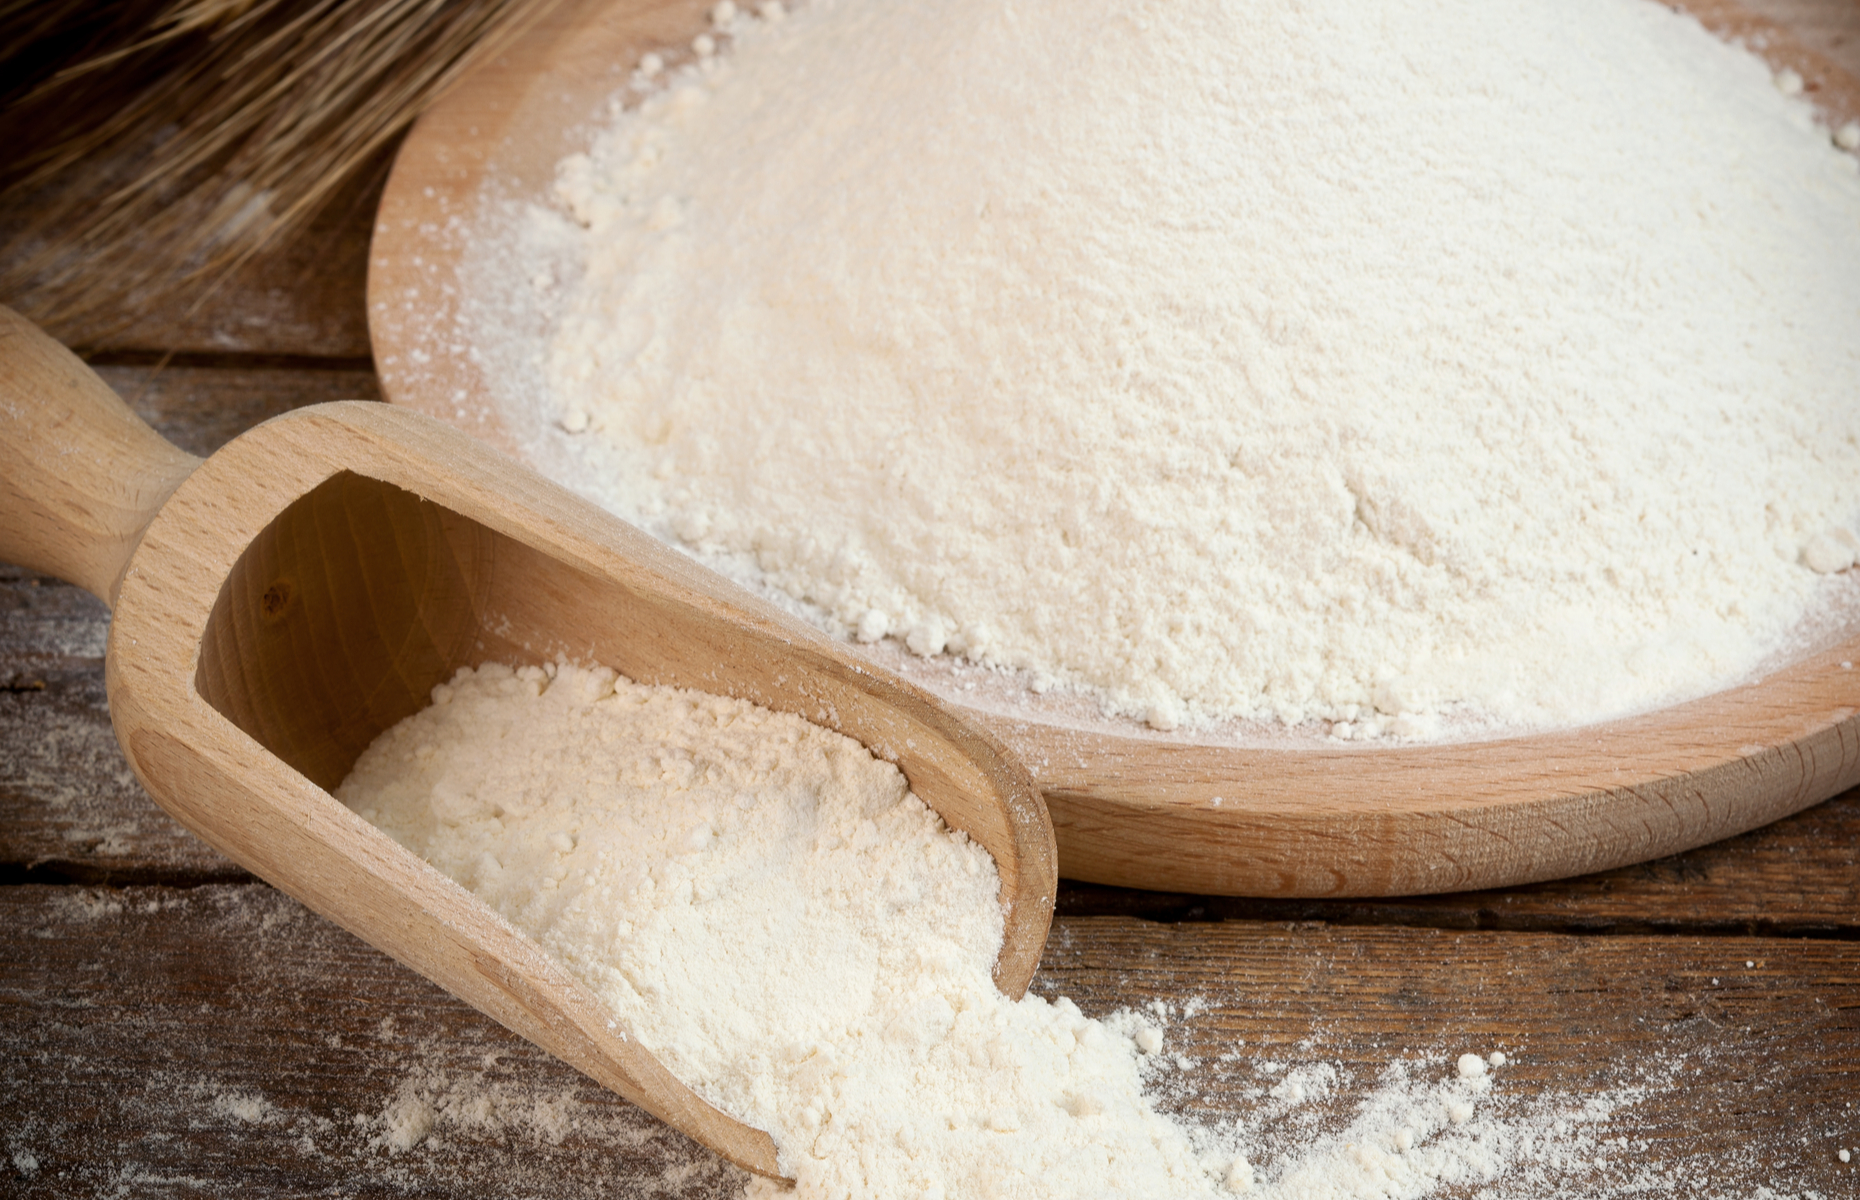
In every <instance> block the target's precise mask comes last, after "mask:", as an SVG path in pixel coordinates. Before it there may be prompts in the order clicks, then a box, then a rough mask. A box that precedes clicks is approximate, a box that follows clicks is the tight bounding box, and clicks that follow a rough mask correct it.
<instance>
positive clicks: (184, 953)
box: [0, 885, 1860, 1198]
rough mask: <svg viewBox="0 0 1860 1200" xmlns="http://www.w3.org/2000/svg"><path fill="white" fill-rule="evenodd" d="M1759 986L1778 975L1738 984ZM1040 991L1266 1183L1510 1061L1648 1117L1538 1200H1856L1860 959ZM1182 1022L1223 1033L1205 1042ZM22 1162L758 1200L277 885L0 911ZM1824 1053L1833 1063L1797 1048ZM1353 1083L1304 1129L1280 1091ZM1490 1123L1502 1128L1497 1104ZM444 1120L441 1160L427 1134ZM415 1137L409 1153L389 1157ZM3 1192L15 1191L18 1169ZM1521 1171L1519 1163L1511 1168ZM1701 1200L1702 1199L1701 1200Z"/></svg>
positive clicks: (1147, 943)
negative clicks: (1374, 1099)
mask: <svg viewBox="0 0 1860 1200" xmlns="http://www.w3.org/2000/svg"><path fill="white" fill-rule="evenodd" d="M1746 963H1751V964H1754V965H1751V966H1746V965H1745V964H1746ZM1039 979H1040V989H1041V990H1042V991H1043V992H1046V993H1049V994H1064V995H1067V996H1069V997H1071V998H1072V999H1074V1000H1075V1001H1076V1002H1077V1003H1079V1005H1080V1006H1081V1007H1082V1008H1083V1009H1084V1010H1085V1011H1086V1012H1087V1013H1088V1014H1090V1015H1094V1016H1102V1015H1106V1014H1107V1013H1108V1012H1110V1011H1112V1010H1114V1009H1118V1008H1123V1007H1128V1006H1133V1005H1140V1004H1148V1003H1150V1002H1152V1001H1154V1002H1158V1003H1161V1004H1162V1005H1164V1006H1165V1007H1166V1008H1168V1009H1169V1010H1170V1011H1171V1012H1172V1013H1173V1014H1174V1015H1173V1016H1171V1017H1170V1018H1169V1019H1168V1020H1167V1021H1166V1022H1165V1024H1166V1025H1167V1042H1166V1052H1167V1053H1168V1054H1170V1055H1175V1054H1183V1055H1187V1056H1189V1057H1190V1058H1191V1059H1193V1060H1194V1065H1193V1066H1191V1067H1188V1068H1186V1069H1181V1068H1177V1069H1174V1070H1171V1071H1167V1072H1165V1073H1164V1075H1163V1076H1162V1078H1161V1080H1160V1081H1159V1084H1160V1087H1159V1090H1160V1093H1161V1094H1162V1096H1163V1097H1164V1103H1165V1105H1166V1106H1167V1107H1170V1108H1172V1109H1175V1110H1177V1111H1185V1112H1188V1113H1189V1114H1191V1115H1192V1116H1193V1117H1194V1118H1195V1119H1198V1120H1202V1121H1210V1122H1212V1121H1231V1120H1234V1119H1243V1120H1246V1121H1247V1122H1248V1123H1249V1128H1250V1129H1252V1130H1253V1131H1254V1132H1255V1134H1256V1136H1257V1137H1258V1139H1259V1143H1260V1145H1261V1146H1262V1147H1273V1146H1276V1147H1277V1149H1276V1150H1272V1149H1267V1150H1265V1152H1263V1153H1258V1154H1256V1155H1255V1156H1254V1160H1255V1162H1256V1163H1257V1164H1258V1165H1259V1166H1260V1167H1262V1168H1263V1169H1267V1170H1270V1169H1271V1167H1272V1164H1273V1162H1274V1160H1275V1158H1276V1157H1277V1156H1280V1155H1283V1154H1285V1153H1287V1152H1288V1149H1287V1144H1288V1143H1293V1144H1302V1143H1305V1142H1309V1141H1312V1140H1315V1138H1316V1136H1318V1135H1319V1133H1320V1132H1321V1131H1323V1130H1325V1129H1334V1128H1336V1127H1337V1126H1338V1125H1339V1123H1340V1122H1341V1121H1342V1120H1343V1119H1345V1118H1346V1117H1347V1116H1348V1114H1349V1111H1350V1109H1351V1107H1352V1105H1353V1104H1354V1102H1355V1100H1356V1098H1357V1097H1358V1096H1359V1095H1360V1093H1361V1092H1362V1091H1364V1090H1366V1089H1367V1088H1369V1087H1370V1086H1371V1085H1372V1084H1374V1082H1375V1081H1376V1080H1377V1079H1378V1078H1380V1077H1381V1076H1382V1075H1383V1073H1384V1072H1385V1071H1386V1070H1387V1069H1388V1067H1389V1065H1390V1064H1391V1063H1395V1062H1405V1063H1409V1064H1412V1066H1413V1069H1414V1071H1415V1073H1416V1074H1417V1075H1418V1076H1420V1077H1421V1078H1433V1077H1438V1076H1441V1075H1444V1074H1446V1073H1447V1072H1448V1070H1449V1064H1450V1063H1451V1061H1452V1059H1453V1057H1454V1056H1457V1055H1458V1054H1460V1053H1462V1052H1463V1051H1466V1050H1474V1051H1478V1052H1481V1053H1484V1052H1488V1051H1490V1050H1492V1049H1503V1050H1505V1051H1506V1052H1507V1054H1508V1055H1510V1057H1511V1059H1512V1062H1511V1064H1510V1065H1509V1066H1507V1067H1506V1068H1504V1069H1503V1070H1502V1071H1499V1072H1498V1073H1497V1074H1496V1086H1495V1089H1494V1092H1493V1094H1492V1097H1491V1099H1490V1101H1489V1103H1491V1104H1494V1105H1502V1106H1503V1110H1504V1111H1506V1112H1508V1113H1510V1114H1511V1115H1512V1116H1513V1118H1514V1119H1515V1120H1517V1121H1518V1123H1519V1124H1521V1125H1522V1124H1525V1123H1527V1116H1528V1114H1531V1113H1533V1112H1535V1113H1539V1114H1541V1113H1543V1112H1546V1111H1552V1110H1555V1111H1567V1110H1569V1109H1571V1108H1572V1107H1575V1106H1578V1105H1580V1103H1581V1102H1583V1101H1584V1100H1599V1099H1601V1098H1603V1097H1606V1096H1608V1095H1610V1094H1612V1093H1618V1092H1621V1091H1624V1090H1630V1089H1631V1090H1635V1091H1637V1092H1639V1093H1640V1096H1639V1098H1638V1099H1637V1100H1636V1101H1635V1102H1633V1103H1631V1104H1626V1105H1623V1106H1621V1107H1620V1108H1619V1109H1618V1110H1617V1111H1615V1112H1614V1113H1612V1114H1611V1115H1610V1116H1609V1117H1608V1119H1607V1120H1606V1121H1605V1122H1602V1123H1601V1124H1600V1125H1599V1126H1596V1127H1593V1128H1591V1129H1590V1130H1589V1133H1590V1135H1591V1136H1592V1138H1593V1139H1594V1140H1596V1141H1601V1140H1604V1139H1606V1140H1612V1139H1614V1138H1622V1139H1625V1142H1624V1144H1623V1145H1622V1146H1620V1147H1619V1148H1616V1147H1614V1146H1598V1147H1597V1148H1596V1157H1601V1158H1603V1159H1605V1160H1612V1165H1611V1166H1610V1165H1604V1166H1602V1167H1599V1168H1598V1167H1596V1166H1595V1165H1594V1163H1593V1162H1592V1161H1590V1162H1587V1163H1585V1164H1582V1165H1580V1166H1577V1167H1574V1168H1571V1167H1567V1166H1566V1167H1565V1168H1564V1177H1563V1178H1562V1179H1561V1180H1560V1181H1559V1182H1560V1184H1561V1187H1560V1188H1558V1189H1555V1190H1551V1189H1546V1190H1545V1191H1543V1192H1541V1193H1539V1194H1541V1195H1544V1196H1548V1195H1551V1194H1560V1195H1584V1196H1599V1195H1615V1194H1622V1192H1623V1191H1624V1189H1625V1184H1626V1182H1627V1180H1628V1179H1629V1178H1630V1177H1631V1176H1632V1174H1633V1173H1634V1172H1635V1171H1637V1170H1640V1171H1649V1172H1653V1173H1655V1174H1657V1175H1658V1176H1660V1177H1663V1178H1665V1179H1667V1180H1668V1181H1669V1182H1670V1181H1678V1182H1679V1186H1677V1187H1676V1188H1671V1189H1669V1191H1668V1192H1667V1193H1662V1194H1674V1195H1684V1194H1688V1192H1687V1190H1686V1187H1685V1182H1686V1181H1691V1180H1695V1179H1698V1178H1701V1177H1709V1178H1710V1179H1711V1181H1712V1182H1713V1184H1714V1185H1715V1186H1716V1187H1717V1188H1718V1189H1720V1190H1719V1192H1718V1193H1717V1194H1719V1195H1725V1196H1731V1195H1736V1196H1740V1197H1741V1196H1746V1195H1750V1194H1752V1193H1753V1192H1754V1191H1755V1189H1756V1187H1757V1186H1758V1185H1765V1186H1771V1187H1774V1188H1776V1189H1778V1190H1780V1191H1784V1192H1791V1193H1793V1192H1798V1191H1803V1190H1807V1189H1814V1190H1815V1191H1818V1192H1820V1193H1821V1194H1822V1195H1823V1196H1827V1197H1835V1196H1844V1195H1849V1194H1852V1189H1853V1187H1854V1186H1855V1185H1856V1182H1860V1174H1856V1171H1857V1170H1860V1168H1857V1167H1855V1166H1853V1165H1848V1166H1843V1165H1842V1164H1840V1163H1839V1162H1838V1160H1837V1159H1836V1157H1835V1155H1834V1150H1835V1149H1836V1148H1837V1147H1839V1146H1844V1145H1851V1144H1854V1143H1856V1142H1860V1128H1856V1125H1855V1118H1854V1116H1853V1110H1852V1109H1851V1107H1849V1105H1850V1104H1851V1101H1852V1098H1853V1097H1854V1096H1855V1095H1856V1094H1860V945H1856V944H1854V943H1836V942H1799V943H1798V942H1788V943H1780V944H1779V943H1777V942H1775V941H1773V940H1764V939H1740V938H1725V939H1703V940H1695V939H1677V938H1652V939H1650V938H1634V937H1621V938H1568V937H1555V936H1544V935H1532V936H1525V935H1517V934H1491V933H1469V934H1458V933H1447V932H1438V931H1427V930H1403V929H1337V928H1332V927H1326V926H1322V925H1309V924H1305V925H1300V924H1271V923H1255V922H1235V923H1230V924H1225V925H1196V924H1188V925H1180V926H1173V927H1168V928H1159V927H1156V926H1153V925H1149V924H1146V923H1143V922H1137V921H1130V920H1120V919H1113V918H1091V919H1062V920H1061V921H1059V922H1058V924H1057V925H1056V927H1055V930H1054V936H1053V938H1052V940H1051V943H1050V945H1049V947H1048V950H1047V953H1046V956H1045V959H1044V960H1043V962H1042V964H1041V972H1040V975H1039ZM1189 998H1197V999H1198V1000H1199V1001H1200V1002H1201V1005H1200V1007H1199V1011H1198V1012H1197V1013H1196V1014H1195V1015H1194V1016H1192V1017H1188V1018H1183V1017H1182V1016H1181V1015H1180V1014H1181V1010H1182V1006H1183V1004H1184V1002H1185V1001H1186V1000H1188V999H1189ZM0 1005H4V1006H5V1011H7V1012H9V1013H22V1014H23V1013H26V1012H30V1013H34V1014H37V1015H36V1018H35V1019H34V1020H10V1019H9V1020H5V1021H0V1149H4V1150H5V1151H6V1152H7V1155H8V1156H9V1157H12V1158H13V1161H14V1162H15V1163H16V1162H18V1161H19V1160H18V1157H17V1156H18V1155H19V1154H20V1153H21V1152H25V1153H28V1154H30V1155H31V1156H32V1158H33V1160H34V1161H35V1162H36V1166H35V1168H34V1170H33V1171H32V1172H31V1173H22V1172H19V1171H18V1169H17V1168H14V1173H12V1174H11V1175H8V1176H4V1177H5V1178H8V1179H9V1183H10V1187H11V1188H12V1189H13V1190H11V1191H9V1193H8V1194H12V1195H20V1196H22V1197H37V1196H48V1197H49V1196H59V1197H90V1196H99V1197H101V1196H107V1195H121V1194H133V1195H136V1196H146V1197H168V1196H192V1195H201V1194H216V1195H232V1194H237V1195H240V1196H249V1197H268V1196H285V1195H290V1196H337V1195H340V1196H345V1197H348V1196H400V1195H421V1196H431V1197H451V1196H458V1197H464V1196H480V1195H484V1194H487V1193H489V1194H495V1195H498V1196H562V1197H579V1196H595V1195H612V1194H625V1195H644V1196H651V1195H666V1196H680V1197H687V1198H695V1197H710V1196H715V1197H720V1198H721V1197H728V1196H734V1195H735V1194H736V1190H737V1189H738V1188H740V1186H741V1181H742V1176H741V1174H740V1173H738V1172H735V1171H733V1170H732V1169H731V1168H729V1167H728V1166H727V1165H726V1164H724V1163H722V1161H721V1160H719V1159H717V1158H716V1157H715V1156H713V1155H711V1154H710V1153H709V1152H708V1151H705V1150H704V1149H702V1148H701V1147H699V1146H697V1145H695V1144H694V1143H692V1142H690V1141H688V1140H686V1139H683V1138H681V1137H679V1136H678V1135H677V1134H674V1133H672V1132H670V1131H669V1130H666V1129H665V1128H664V1127H663V1126H660V1125H658V1124H657V1123H656V1122H652V1121H651V1119H650V1118H648V1117H646V1116H645V1115H644V1114H642V1113H640V1112H638V1111H637V1110H635V1109H632V1108H630V1107H629V1106H627V1105H626V1104H625V1102H623V1101H621V1100H619V1099H618V1098H616V1097H614V1096H612V1095H611V1094H608V1093H605V1092H602V1091H601V1090H600V1089H598V1088H595V1087H593V1086H591V1085H589V1084H588V1083H587V1082H586V1081H585V1080H583V1079H581V1078H580V1077H578V1076H576V1075H575V1074H574V1073H573V1072H571V1071H569V1070H567V1069H566V1068H565V1067H563V1066H562V1065H561V1064H560V1063H557V1062H555V1061H553V1060H551V1059H549V1058H547V1057H546V1056H544V1055H542V1054H540V1053H538V1052H537V1051H535V1050H534V1049H533V1048H532V1047H529V1046H528V1045H526V1044H525V1043H523V1042H521V1041H519V1040H518V1039H516V1038H514V1037H512V1036H510V1035H509V1034H508V1033H506V1032H505V1031H504V1030H502V1029H500V1028H498V1027H497V1026H496V1025H495V1024H493V1023H492V1022H490V1021H488V1020H487V1019H485V1018H484V1017H482V1016H480V1015H479V1014H477V1013H475V1012H473V1011H471V1010H470V1009H469V1008H467V1007H466V1006H464V1005H463V1004H460V1003H459V1002H458V1001H456V1000H454V999H453V998H451V997H449V996H447V995H446V994H444V993H443V992H440V991H439V990H437V989H436V988H434V987H432V985H430V984H428V983H426V982H425V981H424V980H421V979H419V978H418V977H416V976H414V975H412V974H410V973H408V972H406V971H405V970H403V969H401V968H400V967H398V966H397V965H395V964H394V963H393V962H391V961H390V960H388V959H387V958H386V957H385V956H383V955H381V954H379V953H377V952H376V951H373V950H371V949H369V948H368V947H366V946H364V945H362V944H361V943H359V942H357V941H356V940H354V939H353V938H350V937H348V936H347V935H345V934H343V933H342V932H340V931H339V930H337V929H335V928H334V927H333V926H331V925H330V924H328V923H327V922H325V921H323V920H321V919H320V918H318V917H315V916H314V915H312V914H310V913H308V912H307V911H306V910H304V909H303V908H301V907H300V906H298V905H297V904H296V903H294V902H293V901H291V900H289V899H287V898H285V897H283V896H280V895H279V894H277V893H276V892H274V891H272V890H271V889H269V888H266V887H264V886H262V885H250V886H245V887H206V888H196V889H191V890H186V891H176V890H172V889H161V888H147V889H141V888H135V889H123V890H118V889H81V888H70V887H65V888H34V887H16V888H7V889H0ZM1809 1047H1813V1053H1812V1054H1810V1053H1805V1051H1806V1050H1807V1048H1809ZM1323 1064H1329V1065H1330V1066H1333V1067H1335V1068H1338V1069H1340V1070H1341V1071H1343V1072H1344V1073H1345V1075H1346V1077H1345V1078H1338V1079H1333V1080H1332V1083H1331V1085H1330V1086H1329V1087H1328V1088H1325V1089H1318V1088H1314V1089H1313V1094H1312V1095H1310V1096H1309V1097H1308V1098H1307V1099H1306V1100H1305V1101H1304V1102H1302V1103H1297V1104H1286V1103H1283V1102H1275V1101H1274V1100H1273V1099H1272V1098H1271V1097H1270V1096H1269V1095H1267V1094H1266V1093H1267V1091H1268V1090H1269V1089H1270V1088H1272V1087H1274V1086H1276V1085H1277V1084H1279V1083H1280V1082H1281V1081H1283V1080H1284V1079H1286V1078H1287V1077H1288V1076H1296V1075H1298V1074H1299V1072H1300V1070H1301V1068H1302V1069H1305V1070H1309V1069H1310V1068H1313V1067H1320V1068H1321V1066H1322V1065H1323ZM1482 1103H1487V1102H1486V1101H1482ZM422 1121H430V1125H429V1126H428V1127H427V1129H426V1131H425V1132H424V1134H423V1135H420V1134H419V1133H418V1130H419V1126H420V1123H421V1122H422ZM397 1126H398V1127H399V1128H400V1129H401V1130H402V1134H403V1136H402V1138H401V1141H402V1142H403V1143H405V1142H407V1141H411V1142H412V1144H411V1145H396V1143H395V1140H394V1131H395V1129H396V1128H397ZM7 1165H8V1164H6V1163H4V1162H0V1172H4V1171H5V1170H6V1167H7ZM1519 1165H1520V1166H1522V1165H1523V1164H1519ZM1708 1194H1709V1193H1708Z"/></svg>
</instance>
